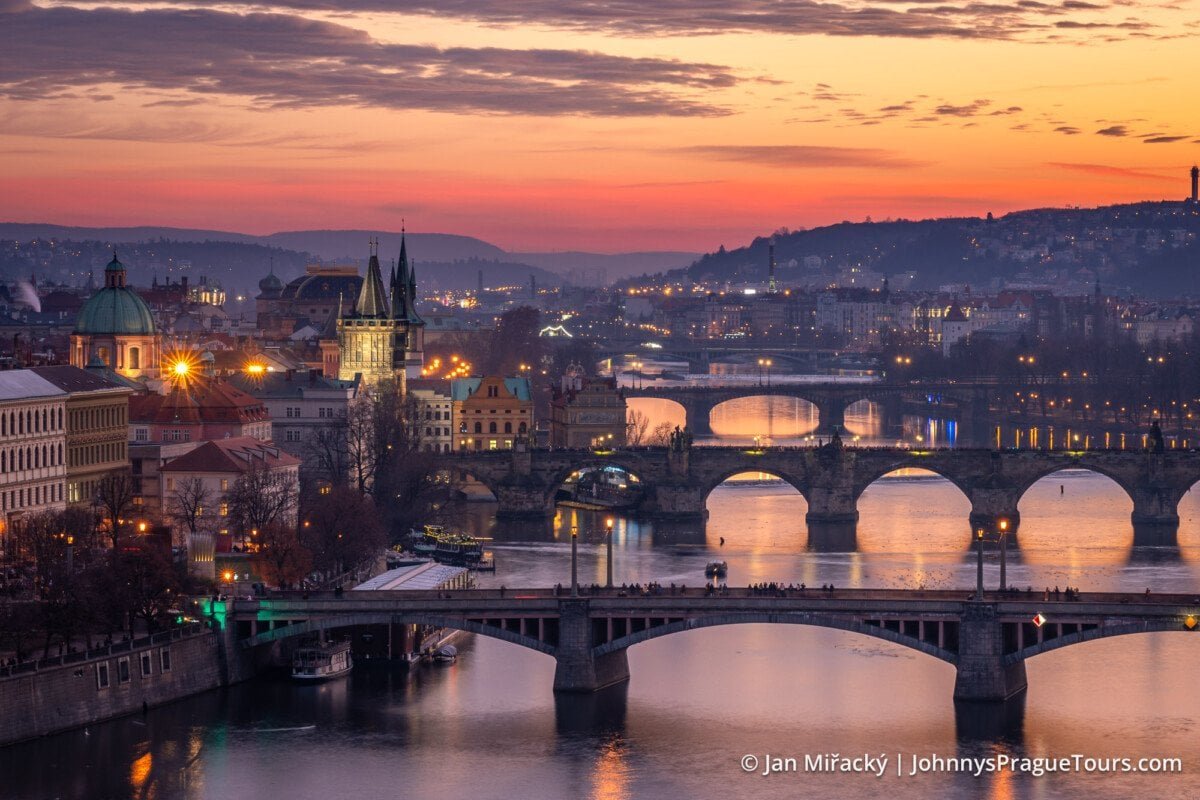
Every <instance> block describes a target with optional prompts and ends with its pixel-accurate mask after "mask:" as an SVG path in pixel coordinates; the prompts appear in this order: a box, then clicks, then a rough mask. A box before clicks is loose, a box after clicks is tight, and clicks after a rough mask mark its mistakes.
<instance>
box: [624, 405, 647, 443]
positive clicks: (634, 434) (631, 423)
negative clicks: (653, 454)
mask: <svg viewBox="0 0 1200 800" xmlns="http://www.w3.org/2000/svg"><path fill="white" fill-rule="evenodd" d="M649 430H650V418H649V417H647V416H646V415H645V414H643V413H642V412H641V411H639V410H637V409H636V408H631V409H629V415H628V417H627V418H626V422H625V444H626V445H628V446H629V447H641V446H642V445H644V444H647V434H648V432H649Z"/></svg>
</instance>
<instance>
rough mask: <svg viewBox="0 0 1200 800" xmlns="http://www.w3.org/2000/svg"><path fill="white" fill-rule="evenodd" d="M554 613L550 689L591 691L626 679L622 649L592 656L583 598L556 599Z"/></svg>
mask: <svg viewBox="0 0 1200 800" xmlns="http://www.w3.org/2000/svg"><path fill="white" fill-rule="evenodd" d="M558 614H559V619H558V647H557V648H556V649H555V653H554V658H555V661H556V662H557V664H556V665H555V667H554V691H556V692H594V691H596V690H598V689H603V688H604V687H605V686H612V685H613V684H615V683H621V682H622V681H627V680H629V659H628V658H627V657H626V654H625V650H623V649H622V650H614V651H612V652H611V653H605V654H604V655H602V656H597V655H595V650H594V648H595V643H594V642H593V641H592V622H591V619H590V617H589V616H588V601H587V600H586V599H577V598H572V599H564V600H560V601H559V603H558Z"/></svg>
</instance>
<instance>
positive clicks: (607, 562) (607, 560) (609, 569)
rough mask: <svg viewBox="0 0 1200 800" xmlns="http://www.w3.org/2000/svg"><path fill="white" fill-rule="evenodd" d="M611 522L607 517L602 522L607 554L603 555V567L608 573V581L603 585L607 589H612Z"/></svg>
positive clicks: (610, 518)
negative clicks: (604, 530) (605, 532)
mask: <svg viewBox="0 0 1200 800" xmlns="http://www.w3.org/2000/svg"><path fill="white" fill-rule="evenodd" d="M613 522H614V520H613V518H612V517H609V518H608V519H606V520H605V521H604V527H605V529H606V531H607V535H606V536H605V546H606V547H607V550H608V552H607V553H606V555H605V559H604V565H605V567H606V569H607V573H608V574H607V579H608V580H607V583H606V584H605V585H606V586H607V587H608V588H609V589H611V588H613V556H612V550H613V542H612V537H613Z"/></svg>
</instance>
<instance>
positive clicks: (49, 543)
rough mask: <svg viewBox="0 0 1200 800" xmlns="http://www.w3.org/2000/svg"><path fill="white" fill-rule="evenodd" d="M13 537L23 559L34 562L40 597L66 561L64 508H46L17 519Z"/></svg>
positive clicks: (35, 578)
mask: <svg viewBox="0 0 1200 800" xmlns="http://www.w3.org/2000/svg"><path fill="white" fill-rule="evenodd" d="M13 540H14V542H15V543H16V548H17V552H18V553H19V554H20V555H21V557H22V558H24V559H27V560H28V561H30V562H32V563H33V567H34V587H35V590H36V592H37V594H38V595H39V596H41V594H42V593H43V591H44V590H45V589H46V587H47V586H48V584H49V582H50V578H51V573H52V571H53V570H55V569H56V568H58V567H60V566H62V565H63V564H65V563H66V558H67V533H66V529H65V519H64V515H63V513H62V512H61V511H43V512H41V513H38V514H30V515H27V516H24V517H21V518H19V519H17V520H16V521H15V522H14V523H13Z"/></svg>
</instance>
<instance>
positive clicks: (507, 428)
mask: <svg viewBox="0 0 1200 800" xmlns="http://www.w3.org/2000/svg"><path fill="white" fill-rule="evenodd" d="M504 432H505V433H512V423H511V422H506V423H504Z"/></svg>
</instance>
